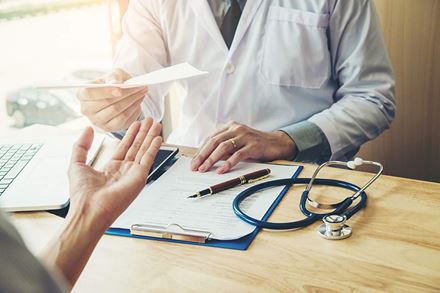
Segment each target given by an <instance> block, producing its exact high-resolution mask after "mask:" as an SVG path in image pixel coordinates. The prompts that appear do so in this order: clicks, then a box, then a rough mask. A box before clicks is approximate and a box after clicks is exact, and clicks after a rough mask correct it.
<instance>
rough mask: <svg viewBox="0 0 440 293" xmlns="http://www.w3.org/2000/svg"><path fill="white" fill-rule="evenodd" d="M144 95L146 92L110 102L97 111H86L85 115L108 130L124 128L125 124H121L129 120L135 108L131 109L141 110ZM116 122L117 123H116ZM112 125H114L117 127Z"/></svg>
mask: <svg viewBox="0 0 440 293" xmlns="http://www.w3.org/2000/svg"><path fill="white" fill-rule="evenodd" d="M144 97H145V93H144V92H140V93H137V94H134V95H132V96H130V97H128V98H125V99H122V100H119V101H117V102H115V103H113V104H110V105H108V106H107V107H105V108H103V109H101V110H98V111H97V112H95V113H86V114H85V115H86V116H87V117H88V118H89V120H90V121H91V122H92V123H93V124H95V125H96V126H99V127H101V128H102V129H104V130H106V131H116V130H120V129H123V128H124V127H123V125H120V124H123V123H124V122H125V121H126V120H127V118H128V116H129V115H131V114H132V113H133V111H134V110H133V111H131V109H132V108H136V109H138V110H139V111H140V108H141V103H142V101H143V99H144ZM131 122H133V121H131ZM115 123H116V125H114V124H115ZM111 125H114V127H116V128H114V127H113V126H111ZM124 126H125V125H124Z"/></svg>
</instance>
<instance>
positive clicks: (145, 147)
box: [134, 123, 162, 163]
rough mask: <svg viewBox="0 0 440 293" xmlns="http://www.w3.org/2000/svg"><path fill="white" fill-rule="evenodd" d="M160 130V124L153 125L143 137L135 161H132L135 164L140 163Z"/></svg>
mask: <svg viewBox="0 0 440 293" xmlns="http://www.w3.org/2000/svg"><path fill="white" fill-rule="evenodd" d="M161 129H162V125H161V124H160V123H153V125H152V126H151V128H150V130H149V131H148V135H147V137H145V139H144V142H143V143H142V146H141V148H140V149H139V151H138V153H137V155H136V159H135V160H134V161H135V162H136V163H140V162H141V159H142V157H143V155H144V154H145V152H146V151H147V150H148V148H149V147H150V145H151V142H152V141H153V139H154V138H155V137H157V136H159V135H160V130H161Z"/></svg>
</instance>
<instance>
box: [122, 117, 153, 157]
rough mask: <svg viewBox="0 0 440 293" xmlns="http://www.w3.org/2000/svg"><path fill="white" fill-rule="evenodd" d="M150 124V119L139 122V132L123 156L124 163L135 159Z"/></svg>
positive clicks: (151, 122)
mask: <svg viewBox="0 0 440 293" xmlns="http://www.w3.org/2000/svg"><path fill="white" fill-rule="evenodd" d="M152 124H153V119H152V118H151V117H147V118H145V120H144V121H142V122H141V128H140V129H139V132H138V133H137V135H136V138H135V139H134V141H133V143H132V145H131V146H130V148H129V149H128V151H127V154H126V155H125V160H126V161H133V160H134V159H135V158H136V155H137V153H138V152H139V149H140V148H141V146H142V144H143V142H144V139H145V137H146V136H147V134H148V131H149V130H150V128H151V125H152Z"/></svg>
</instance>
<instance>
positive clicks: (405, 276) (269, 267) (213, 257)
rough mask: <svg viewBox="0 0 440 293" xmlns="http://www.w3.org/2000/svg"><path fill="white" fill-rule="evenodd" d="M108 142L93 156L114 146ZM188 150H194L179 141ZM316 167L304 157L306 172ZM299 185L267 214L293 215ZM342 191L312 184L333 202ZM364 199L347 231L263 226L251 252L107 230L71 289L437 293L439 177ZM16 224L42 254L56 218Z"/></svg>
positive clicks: (387, 185) (377, 189)
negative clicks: (328, 234)
mask: <svg viewBox="0 0 440 293" xmlns="http://www.w3.org/2000/svg"><path fill="white" fill-rule="evenodd" d="M112 143H113V142H109V141H108V140H106V143H105V147H104V149H103V151H102V152H101V153H100V159H99V160H98V162H97V166H99V165H100V164H101V166H102V163H103V162H104V161H105V160H104V159H103V158H105V157H106V156H108V154H109V153H110V152H111V149H112V147H111V144H112ZM183 152H184V153H187V154H188V153H189V154H191V153H192V150H190V149H183ZM314 168H315V166H312V165H306V166H305V169H304V171H303V172H302V174H301V176H304V177H305V176H307V177H309V176H310V175H311V173H312V172H313V170H314ZM369 176H370V174H369V173H365V172H359V171H345V170H341V169H333V168H331V169H327V170H326V171H325V172H324V173H322V177H326V178H329V177H331V178H336V179H340V180H348V181H350V182H354V183H356V184H358V185H362V184H363V183H364V182H366V181H367V180H368V179H369ZM302 189H303V186H297V187H294V188H292V189H291V190H290V192H289V193H288V194H287V195H286V196H285V198H284V199H283V200H282V202H281V203H280V205H279V206H278V208H277V209H276V210H275V213H274V214H273V216H272V217H271V220H272V221H286V220H292V219H299V218H300V217H301V215H300V214H299V210H298V203H299V195H300V192H301V191H302ZM347 195H348V192H345V191H344V190H339V189H334V188H324V187H319V186H317V187H314V189H313V190H312V193H311V196H312V197H313V198H316V199H319V200H320V201H323V202H332V201H335V200H338V199H342V198H343V197H345V196H347ZM368 195H369V201H368V207H367V208H366V209H365V210H363V211H361V212H360V213H358V214H356V215H355V216H354V217H353V218H352V219H350V220H349V225H351V226H352V227H353V235H352V236H351V237H350V238H348V239H346V240H342V241H328V240H324V239H321V238H320V237H319V236H318V235H317V234H316V231H315V230H316V228H317V227H318V225H319V223H315V224H314V225H312V226H310V227H307V228H304V229H301V230H297V231H290V232H268V231H262V232H260V233H259V234H258V236H257V237H256V239H255V240H254V242H253V243H252V245H251V246H250V248H249V249H248V250H247V251H235V250H228V249H219V248H211V247H203V246H195V245H184V244H176V243H170V242H160V241H150V240H142V239H133V238H125V237H117V236H109V235H104V236H103V238H102V239H101V241H100V243H99V244H98V246H97V248H96V250H95V252H94V253H93V255H92V257H91V259H90V261H89V263H88V265H87V266H86V268H85V270H84V272H83V274H82V275H81V277H80V279H79V281H78V283H77V285H76V286H75V288H74V290H73V291H74V292H202V291H204V292H207V291H209V292H274V291H279V292H341V291H355V292H364V291H371V292H374V291H376V292H439V290H440V217H439V216H440V214H439V208H440V184H436V183H429V182H423V181H415V180H409V179H402V178H397V177H390V176H382V177H381V178H380V179H379V180H378V181H377V183H376V184H374V185H373V186H372V187H371V188H370V189H369V191H368ZM12 218H13V221H14V223H15V224H16V225H17V227H18V228H19V230H20V232H21V233H22V234H23V236H24V239H25V241H26V243H27V244H28V245H29V247H30V248H31V250H33V251H35V252H37V253H38V251H40V250H41V249H42V248H43V247H44V245H46V243H47V242H48V241H49V239H50V238H51V236H52V235H53V234H54V231H55V230H56V229H59V227H60V225H61V224H62V219H61V218H58V217H56V216H53V215H51V214H48V213H44V212H40V213H16V214H13V215H12Z"/></svg>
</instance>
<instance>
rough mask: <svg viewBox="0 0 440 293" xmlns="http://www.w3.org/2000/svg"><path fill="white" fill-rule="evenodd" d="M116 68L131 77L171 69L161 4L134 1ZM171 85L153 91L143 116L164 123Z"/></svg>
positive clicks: (114, 65)
mask: <svg viewBox="0 0 440 293" xmlns="http://www.w3.org/2000/svg"><path fill="white" fill-rule="evenodd" d="M122 33H123V34H122V38H121V40H120V41H119V43H118V46H117V50H116V54H115V58H114V64H113V67H114V68H121V69H123V70H125V71H126V72H128V73H129V74H130V75H131V76H137V75H141V74H145V73H148V72H151V71H154V70H158V69H161V68H163V67H166V66H168V65H169V64H168V54H167V50H166V45H165V41H164V38H163V34H162V27H161V23H160V3H159V1H155V0H131V1H130V2H129V5H128V9H127V12H126V13H125V15H124V18H123V23H122ZM168 90H169V88H168V86H167V85H160V86H159V85H156V86H151V87H149V92H148V94H147V95H146V96H145V99H144V100H143V102H142V105H141V107H142V113H143V116H145V117H147V116H150V117H152V118H153V119H154V120H155V121H160V120H162V118H163V114H164V108H165V106H164V96H165V95H166V94H167V92H168Z"/></svg>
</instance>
